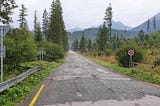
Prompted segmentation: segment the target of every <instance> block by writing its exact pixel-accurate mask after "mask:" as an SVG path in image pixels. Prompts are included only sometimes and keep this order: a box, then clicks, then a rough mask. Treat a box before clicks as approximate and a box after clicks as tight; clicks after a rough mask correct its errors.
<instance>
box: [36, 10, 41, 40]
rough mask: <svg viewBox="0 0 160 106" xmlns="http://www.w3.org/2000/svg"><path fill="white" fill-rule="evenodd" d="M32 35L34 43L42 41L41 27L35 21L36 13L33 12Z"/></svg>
mask: <svg viewBox="0 0 160 106" xmlns="http://www.w3.org/2000/svg"><path fill="white" fill-rule="evenodd" d="M34 35H35V41H37V42H40V41H42V40H43V36H42V31H41V25H40V22H38V19H37V11H35V12H34Z"/></svg>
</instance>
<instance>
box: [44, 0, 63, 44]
mask: <svg viewBox="0 0 160 106" xmlns="http://www.w3.org/2000/svg"><path fill="white" fill-rule="evenodd" d="M51 6H52V7H51V16H50V26H49V36H48V37H47V40H49V41H52V42H53V43H56V44H59V45H61V46H63V36H64V30H65V29H64V21H63V17H62V7H61V3H60V1H59V0H56V1H54V0H53V2H52V5H51Z"/></svg>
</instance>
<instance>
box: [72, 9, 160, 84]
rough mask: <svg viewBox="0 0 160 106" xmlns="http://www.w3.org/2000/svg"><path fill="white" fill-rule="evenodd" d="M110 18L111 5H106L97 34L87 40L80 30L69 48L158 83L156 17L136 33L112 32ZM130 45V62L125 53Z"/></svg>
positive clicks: (159, 45)
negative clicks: (78, 38) (77, 37)
mask: <svg viewBox="0 0 160 106" xmlns="http://www.w3.org/2000/svg"><path fill="white" fill-rule="evenodd" d="M111 19H112V9H111V7H110V6H109V7H108V8H107V9H106V12H105V18H104V23H103V25H101V26H100V28H99V31H98V34H97V38H96V39H95V40H90V39H88V38H86V37H85V35H84V33H83V34H82V37H81V39H80V40H77V39H76V40H75V41H74V42H73V43H72V47H71V48H72V50H74V51H78V52H80V53H82V54H85V55H86V56H88V57H91V58H92V59H93V60H95V61H97V62H98V63H100V64H102V65H104V66H106V67H108V68H111V69H113V70H116V71H119V72H121V73H124V74H127V75H130V76H132V77H135V78H138V79H141V80H144V81H148V82H152V83H157V84H160V71H159V69H160V43H159V41H160V31H158V30H157V29H156V25H157V23H156V21H155V20H153V23H154V24H150V23H147V24H146V28H147V32H144V31H143V30H141V31H139V33H138V35H137V36H135V37H131V36H130V35H128V37H126V36H123V35H118V34H114V35H111V29H110V28H111V25H112V23H111ZM148 22H150V21H148ZM151 25H152V26H151ZM151 27H153V28H154V31H153V32H151V31H150V28H151ZM131 49H132V50H134V55H133V56H132V62H131V61H130V56H129V55H128V51H129V50H131Z"/></svg>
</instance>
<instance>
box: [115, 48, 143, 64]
mask: <svg viewBox="0 0 160 106" xmlns="http://www.w3.org/2000/svg"><path fill="white" fill-rule="evenodd" d="M130 49H133V50H134V55H133V56H132V61H133V62H137V63H139V62H142V60H143V57H144V56H143V53H142V51H141V50H140V48H138V47H137V46H132V45H128V46H122V47H121V48H119V49H118V50H117V51H116V56H117V60H118V61H119V64H120V65H121V66H123V67H129V59H130V56H129V55H128V50H130Z"/></svg>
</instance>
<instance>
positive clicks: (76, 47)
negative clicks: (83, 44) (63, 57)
mask: <svg viewBox="0 0 160 106" xmlns="http://www.w3.org/2000/svg"><path fill="white" fill-rule="evenodd" d="M72 46H73V51H78V47H79V42H78V40H77V39H76V40H74V42H73V44H72Z"/></svg>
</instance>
